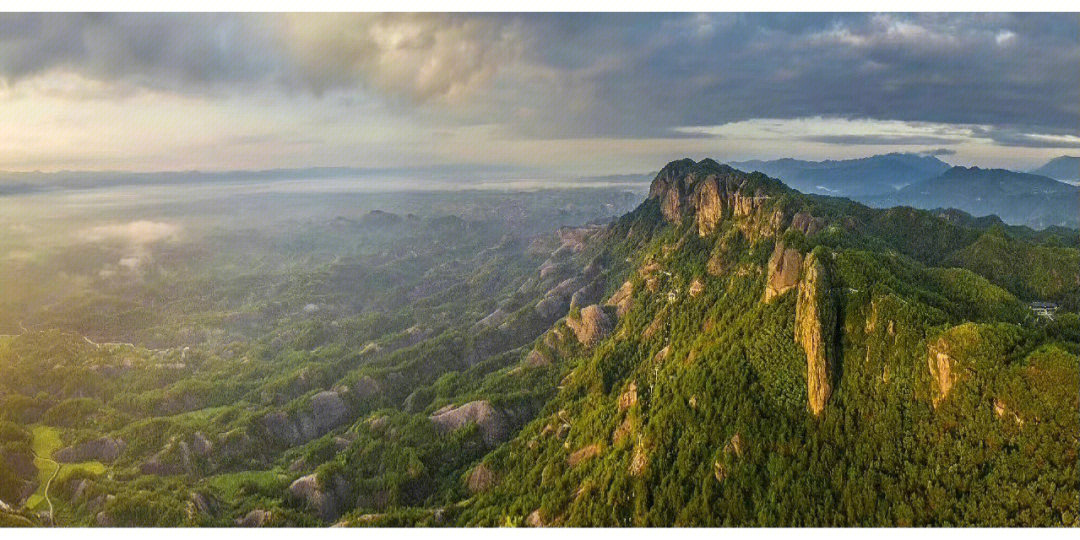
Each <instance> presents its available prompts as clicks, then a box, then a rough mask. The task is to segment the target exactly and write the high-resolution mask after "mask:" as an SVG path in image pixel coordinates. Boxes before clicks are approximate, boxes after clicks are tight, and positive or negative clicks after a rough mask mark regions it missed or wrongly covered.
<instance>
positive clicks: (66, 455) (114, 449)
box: [54, 437, 126, 463]
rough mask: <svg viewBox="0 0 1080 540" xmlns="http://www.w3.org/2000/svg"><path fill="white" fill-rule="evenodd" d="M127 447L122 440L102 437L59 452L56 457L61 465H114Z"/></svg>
mask: <svg viewBox="0 0 1080 540" xmlns="http://www.w3.org/2000/svg"><path fill="white" fill-rule="evenodd" d="M125 446H126V445H125V444H124V441H123V440H121V439H113V438H111V437H102V438H100V439H94V440H92V441H86V442H84V443H81V444H77V445H75V446H69V447H67V448H63V449H61V450H59V451H57V452H56V454H55V456H54V457H55V458H56V461H59V462H60V463H80V462H83V461H100V462H102V463H112V462H113V461H116V458H118V457H120V454H121V453H123V451H124V448H125Z"/></svg>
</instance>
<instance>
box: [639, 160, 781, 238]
mask: <svg viewBox="0 0 1080 540" xmlns="http://www.w3.org/2000/svg"><path fill="white" fill-rule="evenodd" d="M788 191H790V190H789V188H787V187H786V186H784V184H783V183H781V182H780V181H779V180H776V179H773V178H769V177H767V176H765V175H764V174H761V173H752V174H748V173H745V172H742V171H740V170H737V169H734V168H732V167H730V166H728V165H722V164H720V163H717V162H716V161H714V160H712V159H703V160H701V161H699V162H696V163H695V162H694V161H693V160H691V159H681V160H678V161H672V162H671V163H668V164H667V165H666V166H665V167H664V168H663V169H661V170H660V172H659V173H658V174H657V175H656V178H654V179H653V182H652V184H651V185H650V187H649V199H650V200H651V199H656V200H658V201H659V202H660V211H661V213H662V214H663V216H664V219H665V220H667V221H669V222H672V223H676V222H680V221H682V219H683V218H685V217H689V216H694V217H695V218H696V222H697V227H698V232H699V234H701V235H702V236H705V235H708V234H709V233H711V232H713V231H714V230H715V229H716V227H717V226H718V225H719V223H720V222H721V221H722V220H724V219H726V218H727V217H730V216H736V217H749V216H754V215H757V214H759V211H760V210H762V209H764V208H766V207H767V206H769V205H768V201H769V200H770V199H775V198H778V197H779V196H780V195H783V194H784V193H786V192H788ZM766 220H767V221H775V220H774V219H772V218H771V217H768V216H766ZM773 225H780V224H775V223H774V224H773ZM774 228H775V227H774Z"/></svg>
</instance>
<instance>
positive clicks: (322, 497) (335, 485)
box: [289, 474, 349, 521]
mask: <svg viewBox="0 0 1080 540" xmlns="http://www.w3.org/2000/svg"><path fill="white" fill-rule="evenodd" d="M348 492H349V488H348V485H347V484H346V483H345V479H344V478H342V477H341V476H334V478H333V479H332V480H331V481H330V486H327V489H326V490H323V489H322V488H320V487H319V480H318V477H317V476H316V475H315V474H309V475H307V476H301V477H300V478H297V479H296V480H295V481H294V482H293V483H292V484H290V485H289V494H290V495H292V496H293V497H296V498H298V499H301V500H303V501H304V502H306V503H307V504H308V506H310V507H311V508H312V509H314V510H315V511H316V513H317V514H318V516H319V518H320V519H323V520H325V521H333V520H335V519H337V518H338V516H340V515H341V503H342V502H343V501H344V500H345V498H346V497H347V496H348Z"/></svg>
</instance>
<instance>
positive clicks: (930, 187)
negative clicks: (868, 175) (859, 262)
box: [864, 167, 1080, 229]
mask: <svg viewBox="0 0 1080 540" xmlns="http://www.w3.org/2000/svg"><path fill="white" fill-rule="evenodd" d="M864 199H865V200H864V202H867V203H869V204H871V205H873V206H879V207H888V206H913V207H915V208H924V209H934V208H958V209H960V210H963V211H965V212H967V213H969V214H972V215H975V216H985V215H990V214H993V215H997V216H998V217H1000V218H1001V219H1003V220H1005V221H1006V222H1009V223H1016V224H1023V225H1028V226H1030V227H1035V228H1040V229H1041V228H1045V227H1049V226H1053V225H1060V226H1066V227H1077V226H1078V225H1080V188H1078V187H1077V186H1073V185H1069V184H1066V183H1064V182H1059V181H1057V180H1054V179H1052V178H1047V177H1045V176H1039V175H1036V174H1029V173H1021V172H1016V171H1010V170H1006V169H980V168H979V167H970V168H967V167H953V168H951V169H949V170H947V171H945V172H944V173H942V174H941V175H939V176H936V177H934V178H929V179H926V180H923V181H920V182H916V183H914V184H911V185H909V186H906V187H904V188H902V189H900V190H899V191H897V192H896V193H894V194H891V195H883V196H878V197H866V198H864Z"/></svg>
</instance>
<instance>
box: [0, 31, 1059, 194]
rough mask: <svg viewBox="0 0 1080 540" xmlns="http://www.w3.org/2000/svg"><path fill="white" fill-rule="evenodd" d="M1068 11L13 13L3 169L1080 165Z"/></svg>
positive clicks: (1, 93) (3, 100)
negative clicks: (857, 161) (927, 156)
mask: <svg viewBox="0 0 1080 540" xmlns="http://www.w3.org/2000/svg"><path fill="white" fill-rule="evenodd" d="M1078 67H1080V18H1078V16H1077V15H1061V14H1048V15H1040V14H1016V15H1010V14H954V15H950V14H846V15H833V14H476V15H470V14H224V15H219V14H186V15H185V14H65V13H54V14H0V119H2V121H0V170H5V171H30V170H41V171H55V170H132V171H160V170H191V169H199V170H230V169H270V168H283V167H284V168H292V167H309V166H348V167H376V168H379V167H388V168H393V167H406V166H408V167H416V166H426V167H442V166H450V165H453V166H466V167H471V166H478V167H505V168H511V169H513V168H520V169H522V170H531V171H545V172H549V173H551V174H619V173H635V172H644V171H650V170H657V169H658V168H660V167H661V166H662V165H663V164H664V163H665V162H667V161H669V160H671V159H676V158H681V157H684V156H690V157H695V158H703V157H713V158H716V159H719V160H722V161H724V160H745V159H770V158H777V157H796V158H802V159H827V158H828V159H843V158H851V157H862V156H867V155H872V154H878V153H886V152H892V151H905V152H920V153H932V154H934V155H937V156H939V157H941V158H942V159H944V160H946V161H948V162H950V163H953V164H958V165H980V166H994V167H1010V168H1017V169H1025V170H1026V169H1030V168H1034V167H1036V166H1038V165H1040V164H1042V163H1043V162H1045V161H1046V160H1048V159H1050V158H1052V157H1055V156H1059V155H1063V154H1071V155H1077V154H1080V133H1078V131H1077V125H1078V119H1080V80H1078V79H1077V72H1078Z"/></svg>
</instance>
